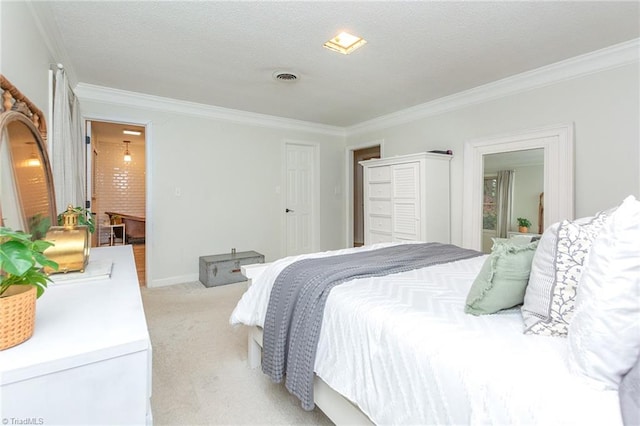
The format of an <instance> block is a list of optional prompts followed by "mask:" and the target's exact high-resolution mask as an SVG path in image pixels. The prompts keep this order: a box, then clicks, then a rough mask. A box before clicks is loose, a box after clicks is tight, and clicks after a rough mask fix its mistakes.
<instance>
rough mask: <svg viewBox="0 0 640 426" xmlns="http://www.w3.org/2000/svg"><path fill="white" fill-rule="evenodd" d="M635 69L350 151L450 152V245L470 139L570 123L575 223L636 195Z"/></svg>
mask: <svg viewBox="0 0 640 426" xmlns="http://www.w3.org/2000/svg"><path fill="white" fill-rule="evenodd" d="M639 72H640V70H639V67H638V63H637V62H636V63H634V64H631V65H625V66H621V67H618V68H614V69H608V70H605V71H601V72H597V73H594V74H590V75H586V76H582V77H577V78H574V79H570V80H566V81H562V82H559V83H556V84H550V85H548V86H545V87H542V88H538V89H532V90H528V91H524V92H521V93H517V94H513V95H509V96H504V97H502V98H498V99H495V100H491V101H487V102H483V103H478V104H474V105H471V106H467V107H463V108H459V109H457V110H453V111H450V112H446V113H442V114H438V115H432V116H428V117H424V118H419V119H416V120H414V121H411V122H409V123H405V124H399V125H396V126H393V127H389V128H386V129H382V130H372V131H366V130H364V131H359V132H358V133H351V134H349V136H348V137H347V145H349V146H350V145H357V144H359V143H361V142H362V141H368V140H375V139H384V140H385V156H393V155H399V154H408V153H412V152H418V151H426V150H431V149H451V150H453V152H454V158H453V159H452V161H451V191H452V194H451V196H452V199H451V207H452V243H454V244H461V242H462V235H461V233H462V197H463V188H462V184H463V167H464V165H463V147H464V142H465V141H467V140H470V139H477V138H484V137H490V136H494V135H501V134H508V133H514V132H519V131H522V130H528V129H534V128H539V127H545V126H549V125H553V124H558V123H567V122H573V123H574V124H575V180H576V188H575V194H576V200H575V206H576V210H575V211H576V216H577V217H581V216H587V215H591V214H593V213H594V212H596V211H598V210H601V209H605V208H608V207H612V206H614V205H616V204H619V203H620V202H621V201H622V199H623V198H624V197H625V196H626V195H629V194H634V195H635V196H636V197H638V196H640V164H639V158H640V148H639V147H640V119H639V117H640V106H639V98H638V93H639V92H640V84H639V80H640V79H639V77H638V76H639Z"/></svg>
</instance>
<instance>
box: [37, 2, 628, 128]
mask: <svg viewBox="0 0 640 426" xmlns="http://www.w3.org/2000/svg"><path fill="white" fill-rule="evenodd" d="M32 5H33V8H34V9H35V10H36V12H37V13H38V16H39V17H40V19H42V20H46V21H47V22H44V25H43V27H44V28H45V29H47V28H48V29H49V30H48V31H50V32H51V34H50V37H51V38H52V40H53V43H52V44H53V45H56V46H59V47H62V48H63V49H64V51H63V52H62V57H63V58H65V60H66V61H67V63H65V66H66V67H67V68H68V69H69V68H70V71H71V75H72V76H75V79H76V80H77V82H82V83H89V84H95V85H100V86H107V87H112V88H117V89H122V90H129V91H134V92H140V93H146V94H151V95H157V96H163V97H169V98H174V99H180V100H187V101H192V102H198V103H204V104H209V105H215V106H220V107H225V108H232V109H238V110H244V111H251V112H257V113H263V114H269V115H274V116H279V117H286V118H292V119H298V120H304V121H309V122H314V123H322V124H329V125H335V126H349V125H353V124H357V123H360V122H363V121H367V120H370V119H373V118H376V117H379V116H383V115H386V114H389V113H392V112H395V111H398V110H402V109H405V108H408V107H411V106H415V105H418V104H422V103H425V102H428V101H431V100H434V99H438V98H441V97H444V96H447V95H451V94H453V93H457V92H460V91H463V90H466V89H470V88H473V87H476V86H479V85H482V84H485V83H489V82H492V81H495V80H499V79H502V78H505V77H509V76H511V75H515V74H518V73H521V72H524V71H527V70H531V69H535V68H538V67H541V66H544V65H548V64H551V63H554V62H558V61H561V60H563V59H567V58H570V57H573V56H577V55H580V54H583V53H587V52H590V51H594V50H597V49H601V48H604V47H607V46H610V45H613V44H617V43H620V42H624V41H628V40H631V39H634V38H638V37H639V36H640V29H639V27H640V24H639V22H640V19H639V3H638V2H636V1H632V2H612V1H603V2H575V1H573V2H533V1H532V2H524V1H517V2H457V1H448V2H427V1H423V2H401V1H387V2H367V1H356V2H325V1H316V2H271V1H261V2H246V1H242V2H235V1H220V2H212V1H205V2H175V1H159V2H155V1H144V2H142V1H139V2H73V1H49V2H33V3H32ZM51 29H53V31H52V30H51ZM341 30H348V31H350V32H352V33H354V34H357V35H360V36H363V37H365V38H366V39H367V40H368V44H367V45H366V46H364V47H363V48H362V49H360V50H358V51H356V52H354V53H353V54H351V55H349V56H344V55H341V54H338V53H335V52H332V51H329V50H328V49H325V48H323V47H322V44H323V43H324V42H325V41H326V40H328V39H329V38H331V37H333V36H334V35H335V34H336V33H338V32H339V31H341ZM276 70H286V71H293V72H295V73H296V74H298V75H299V77H300V78H299V79H298V80H297V81H295V82H293V83H291V82H288V83H286V82H278V81H275V80H274V79H273V78H272V74H273V72H274V71H276Z"/></svg>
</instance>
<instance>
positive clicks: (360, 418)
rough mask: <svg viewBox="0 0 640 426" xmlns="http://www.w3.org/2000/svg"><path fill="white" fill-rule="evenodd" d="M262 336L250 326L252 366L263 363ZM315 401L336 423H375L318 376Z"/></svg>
mask: <svg viewBox="0 0 640 426" xmlns="http://www.w3.org/2000/svg"><path fill="white" fill-rule="evenodd" d="M267 266H268V264H266V263H260V264H255V265H243V266H242V267H241V269H242V274H243V275H244V276H245V277H247V278H248V279H249V281H248V286H251V280H252V279H253V278H255V277H256V276H258V275H259V274H260V273H261V272H262V271H264V270H265V269H266V267H267ZM262 336H263V331H262V328H261V327H258V326H253V327H249V334H248V338H247V341H248V342H247V343H248V344H247V347H248V353H247V360H248V362H249V367H250V368H252V369H253V368H258V367H260V365H261V364H262ZM313 402H315V404H316V405H317V406H318V408H320V409H321V410H322V412H323V413H324V414H326V416H327V417H329V419H330V420H331V421H332V422H333V423H335V424H336V425H373V424H374V423H373V422H372V421H371V419H369V417H367V415H366V414H364V413H363V412H362V411H360V409H359V408H358V407H357V406H356V405H354V404H353V403H352V402H351V401H349V400H348V399H346V398H345V397H344V396H342V395H340V394H339V393H338V392H337V391H335V390H333V388H331V387H330V386H329V385H328V384H327V383H326V382H325V381H324V380H322V379H321V378H320V377H318V376H314V379H313Z"/></svg>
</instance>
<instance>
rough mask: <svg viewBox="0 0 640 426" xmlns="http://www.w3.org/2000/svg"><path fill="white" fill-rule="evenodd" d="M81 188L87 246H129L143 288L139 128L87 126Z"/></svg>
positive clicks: (141, 145)
mask: <svg viewBox="0 0 640 426" xmlns="http://www.w3.org/2000/svg"><path fill="white" fill-rule="evenodd" d="M86 131H87V135H89V136H90V140H89V143H88V149H89V152H88V155H87V157H88V158H87V183H88V185H87V188H88V197H89V200H91V211H92V212H93V213H94V214H95V222H96V232H95V233H94V235H93V237H92V246H93V247H103V246H112V245H125V244H127V245H131V246H132V248H133V253H134V257H135V262H136V269H137V272H138V281H139V283H140V285H141V286H145V285H146V270H145V268H146V267H145V265H146V247H145V243H146V219H145V214H146V213H145V212H146V164H145V158H146V155H145V151H146V147H145V127H143V126H139V125H132V124H127V123H116V122H105V121H93V120H92V121H87V122H86Z"/></svg>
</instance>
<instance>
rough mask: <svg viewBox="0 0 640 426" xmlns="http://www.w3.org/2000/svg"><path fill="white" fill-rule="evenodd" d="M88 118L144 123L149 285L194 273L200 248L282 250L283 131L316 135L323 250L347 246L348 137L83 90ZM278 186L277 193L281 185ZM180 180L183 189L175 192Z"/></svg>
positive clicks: (294, 136) (291, 135)
mask: <svg viewBox="0 0 640 426" xmlns="http://www.w3.org/2000/svg"><path fill="white" fill-rule="evenodd" d="M81 105H82V111H83V114H84V115H85V117H88V118H91V119H102V120H107V121H124V122H134V123H138V124H147V125H148V127H147V133H148V145H147V174H148V176H149V178H148V179H150V181H149V182H150V186H149V187H148V189H149V190H150V191H149V192H148V195H147V200H148V202H147V213H148V214H147V235H149V236H150V237H149V238H148V239H147V253H151V263H150V264H149V268H148V269H147V281H148V283H149V285H150V286H154V285H166V284H173V283H178V282H183V281H187V280H193V279H197V275H198V258H199V256H203V255H210V254H218V253H226V252H230V251H231V248H236V249H237V251H246V250H255V251H258V252H260V253H262V254H264V255H265V257H266V259H267V261H272V260H275V259H277V258H279V257H282V256H284V255H285V252H284V249H285V247H284V222H283V219H284V211H283V208H284V201H283V197H284V196H285V191H284V181H283V173H282V171H283V148H284V141H285V140H294V141H302V142H311V143H318V144H319V147H320V148H319V155H320V218H319V219H320V220H319V222H320V241H319V243H320V244H319V247H318V248H319V249H320V250H328V249H334V248H340V247H342V243H343V235H344V232H345V231H344V229H343V225H344V206H343V200H342V196H341V195H340V194H338V195H336V194H335V186H336V184H337V185H340V184H341V182H342V181H343V179H344V178H343V170H342V165H343V163H342V158H343V152H344V140H343V137H341V136H330V135H323V134H319V133H314V132H304V131H298V130H285V129H279V128H270V127H262V126H256V125H250V124H237V123H233V122H229V121H225V120H219V119H212V118H205V117H199V116H192V115H187V114H177V113H175V112H163V111H151V110H147V109H143V108H138V107H133V106H123V105H121V104H115V103H108V102H101V101H95V100H87V99H82V97H81ZM276 187H280V193H277V192H276ZM177 188H179V192H180V195H179V196H177V195H176V189H177Z"/></svg>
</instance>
